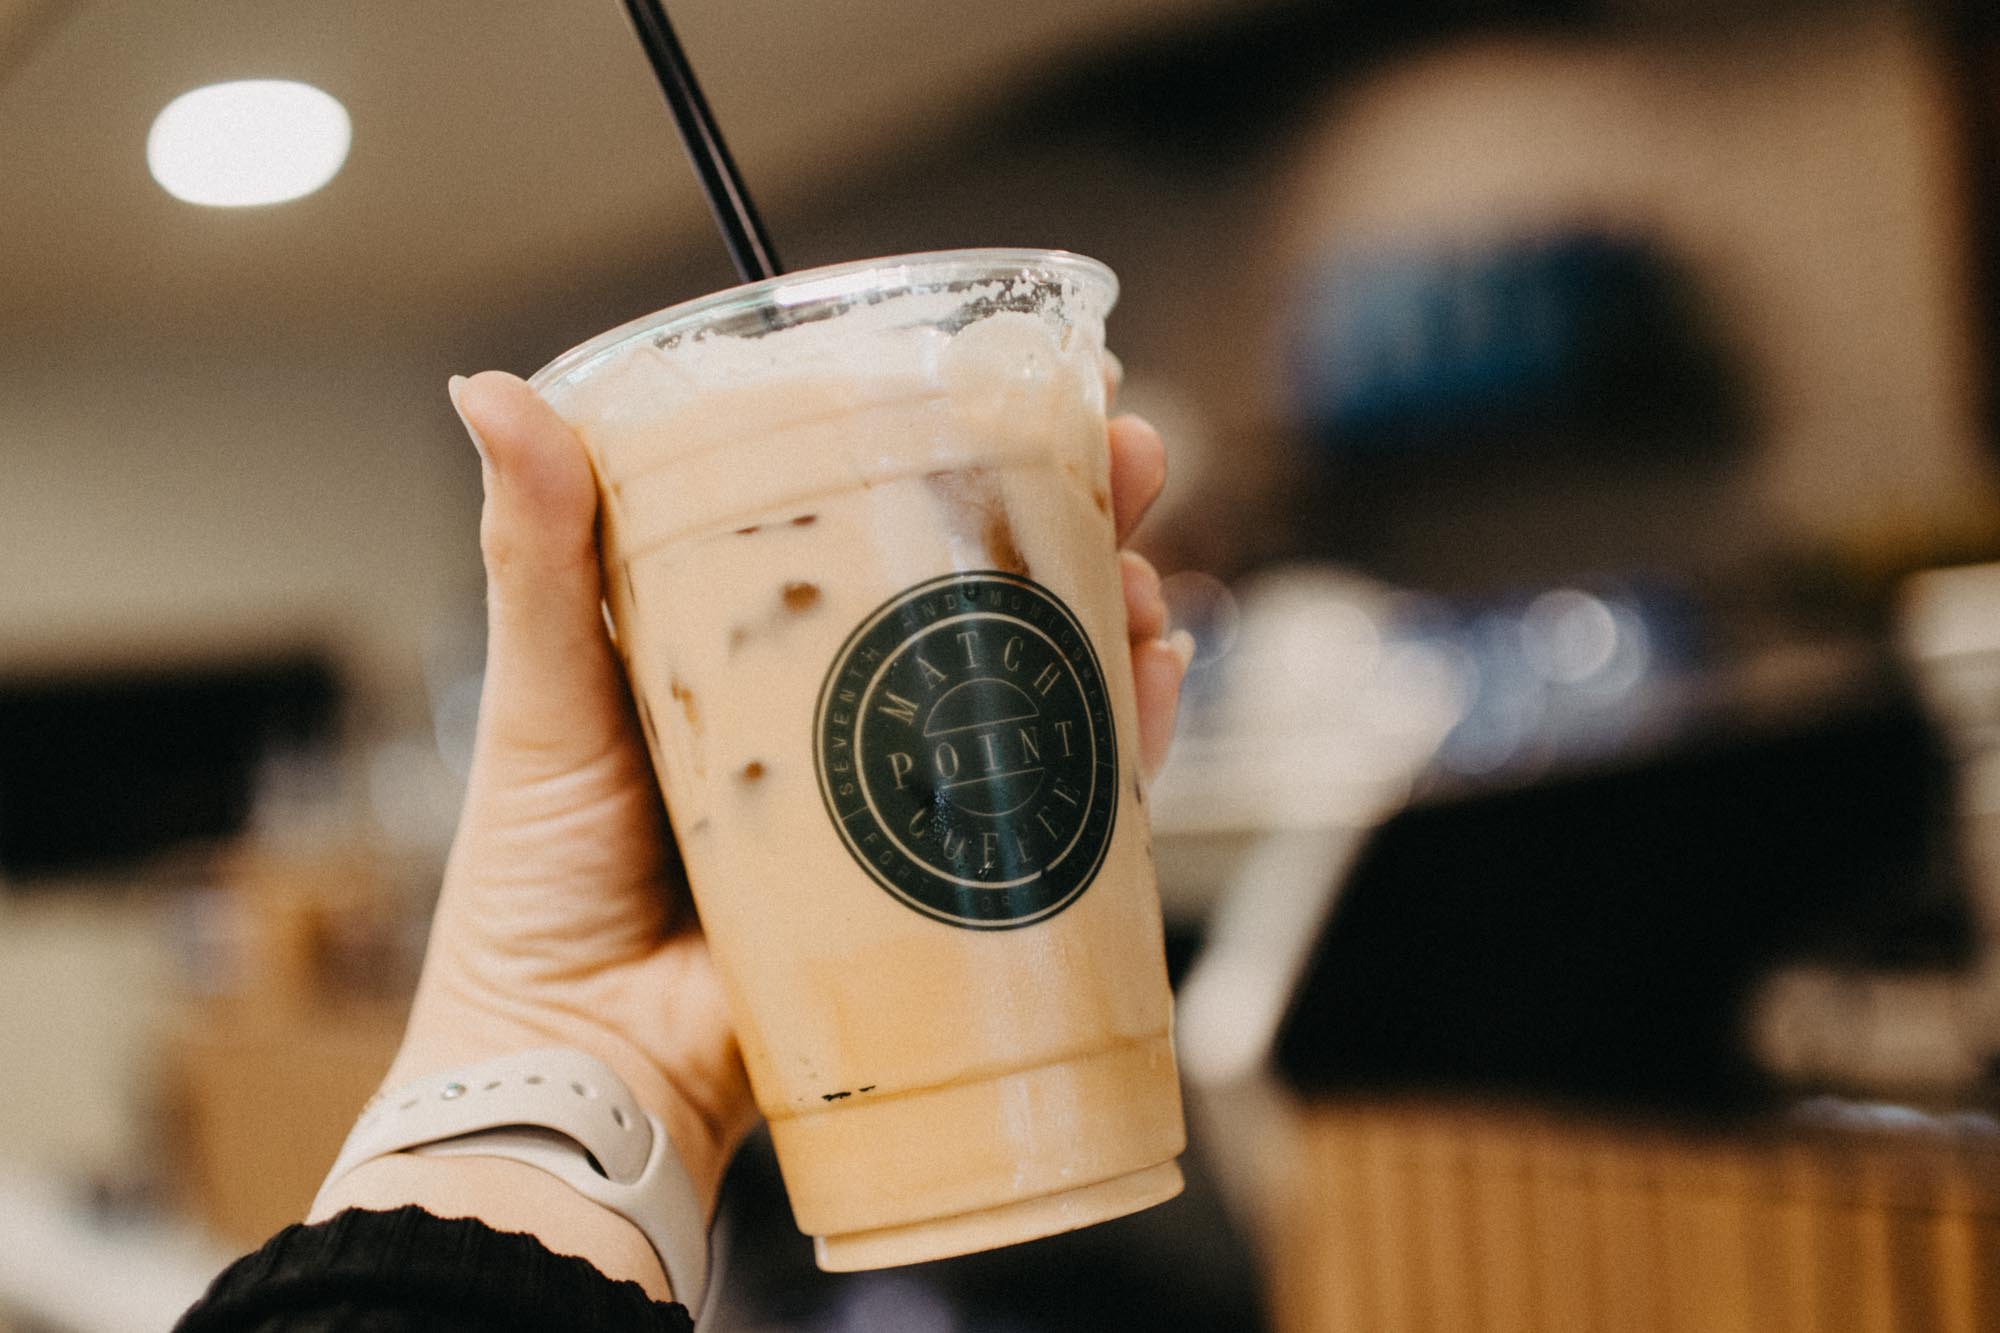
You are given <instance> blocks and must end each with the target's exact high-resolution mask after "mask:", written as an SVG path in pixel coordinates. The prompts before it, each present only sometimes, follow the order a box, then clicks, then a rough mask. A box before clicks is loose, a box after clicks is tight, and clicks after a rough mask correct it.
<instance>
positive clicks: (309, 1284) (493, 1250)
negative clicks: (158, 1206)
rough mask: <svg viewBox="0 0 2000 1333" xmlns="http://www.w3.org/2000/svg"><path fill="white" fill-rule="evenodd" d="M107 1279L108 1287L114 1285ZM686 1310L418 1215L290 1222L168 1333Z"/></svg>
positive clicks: (404, 1211) (677, 1332)
mask: <svg viewBox="0 0 2000 1333" xmlns="http://www.w3.org/2000/svg"><path fill="white" fill-rule="evenodd" d="M112 1280H115V1278H114V1279H112ZM693 1327H694V1324H693V1322H692V1321H691V1320H690V1319H689V1318H688V1312H687V1310H686V1309H684V1308H683V1307H681V1306H679V1305H663V1304H661V1303H660V1302H658V1301H654V1300H651V1299H649V1298H648V1297H647V1295H646V1293H645V1291H644V1289H642V1288H641V1287H640V1286H639V1285H638V1284H637V1283H636V1282H614V1281H612V1280H611V1279H610V1278H608V1277H606V1276H604V1274H602V1273H600V1272H598V1271H597V1269H595V1268H593V1267H592V1266H591V1265H590V1264H589V1263H587V1262H585V1261H584V1260H582V1259H577V1258H571V1257H568V1256H564V1255H558V1254H554V1253H551V1252H550V1251H549V1250H548V1249H546V1248H544V1247H543V1245H542V1244H541V1242H540V1241H538V1240H536V1239H535V1238H534V1237H533V1236H527V1235H521V1234H519V1233H515V1232H504V1231H495V1230H494V1229H493V1228H491V1227H489V1226H487V1225H485V1224H484V1223H483V1222H477V1221H474V1220H472V1219H470V1218H449V1219H447V1218H440V1217H434V1216H432V1215H431V1214H430V1213H427V1212H425V1211H424V1210H423V1209H421V1208H416V1207H406V1208H398V1209H396V1210H395V1211H393V1212H386V1213H378V1212H368V1211H364V1210H362V1209H358V1208H350V1209H348V1210H347V1211H346V1212H344V1213H341V1214H340V1215H339V1216H337V1217H334V1218H332V1219H330V1220H328V1221H325V1222H321V1223H318V1224H317V1225H314V1226H290V1227H286V1228H285V1229H284V1230H283V1231H280V1232H279V1233H278V1234H277V1235H276V1236H273V1237H272V1238H271V1240H270V1242H269V1243H268V1244H266V1245H265V1246H264V1248H263V1249H261V1250H258V1251H257V1252H256V1253H255V1254H251V1255H246V1256H244V1257H243V1258H241V1259H238V1260H237V1261H236V1262H235V1263H233V1264H231V1265H230V1266H229V1267H228V1268H226V1269H224V1270H223V1272H222V1275H221V1276H220V1277H218V1278H216V1279H215V1281H214V1283H213V1284H211V1285H210V1286H209V1289H208V1292H207V1294H206V1295H204V1296H203V1297H202V1298H201V1299H200V1300H199V1301H197V1302H196V1303H195V1305H194V1308H193V1309H191V1310H189V1311H188V1312H187V1313H186V1314H185V1315H183V1316H181V1321H180V1323H179V1324H177V1325H176V1326H175V1329H176V1333H219V1331H220V1330H228V1333H253V1331H254V1333H322V1331H323V1330H324V1331H327V1333H331V1331H332V1330H367V1331H368V1333H414V1330H418V1329H422V1330H458V1329H463V1330H467V1333H470V1330H473V1329H570V1328H573V1329H606V1330H614V1331H617V1330H626V1329H630V1330H635V1331H636V1330H644V1331H645V1333H691V1330H692V1329H693Z"/></svg>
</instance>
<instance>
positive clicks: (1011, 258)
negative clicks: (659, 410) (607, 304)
mask: <svg viewBox="0 0 2000 1333" xmlns="http://www.w3.org/2000/svg"><path fill="white" fill-rule="evenodd" d="M953 269H958V270H962V275H961V276H962V277H963V278H964V279H969V280H976V279H977V278H979V277H980V276H982V275H988V274H991V275H996V276H997V275H999V274H1002V273H1012V272H1024V271H1035V270H1055V271H1057V272H1059V273H1062V274H1064V275H1066V276H1068V277H1071V278H1074V279H1077V280H1080V281H1082V282H1085V283H1088V284H1090V285H1092V286H1095V287H1098V288H1100V289H1101V290H1102V291H1103V293H1104V309H1105V310H1106V311H1109V310H1110V309H1111V307H1112V305H1113V304H1115V303H1116V302H1117V300H1118V275H1117V274H1115V273H1113V272H1112V271H1111V269H1110V267H1109V266H1108V265H1105V264H1103V263H1100V262H1099V261H1097V260H1095V259H1091V258H1090V257H1088V256H1087V255H1080V254H1076V253H1074V252H1073V251H1069V250H1037V249H1029V248H1006V247H997V248H987V249H966V250H926V251H919V252H917V253H913V254H905V255H890V256H886V257H884V258H880V259H852V260H848V261H846V262H844V263H839V264H826V265H823V266H821V267H819V268H808V269H800V270H798V271H797V272H793V273H781V274H779V275H778V276H776V277H773V278H760V279H758V280H757V281H756V282H746V283H742V284H740V285H738V286H735V287H725V288H723V289H722V290H721V291H719V292H710V293H709V294H708V295H706V296H698V297H695V298H694V299H692V300H688V301H682V302H679V303H678V304H675V305H670V306H666V307H664V308H662V309H659V310H655V311H653V312H652V313H651V314H648V315H641V316H639V317H638V318H637V319H633V320H627V321H626V322H625V323H623V324H620V325H618V326H617V327H616V328H612V329H608V330H606V331H605V332H603V333H600V334H598V335H597V336H596V337H594V338H591V339H588V340H587V341H584V342H581V343H578V344H577V345H576V346H574V347H572V348H570V349H569V350H568V351H567V352H564V353H563V354H562V355H561V356H558V357H556V358H555V359H554V360H553V361H550V362H549V363H548V364H547V365H545V366H543V367H542V368H541V369H540V370H537V371H536V372H535V373H534V374H532V375H530V376H528V384H529V385H530V386H531V387H532V388H534V389H535V390H536V391H537V392H541V391H543V390H545V389H547V388H549V387H550V386H551V385H554V384H557V383H559V382H562V381H565V380H568V379H570V378H572V377H573V376H575V375H576V374H577V373H578V372H579V371H582V370H584V369H586V368H587V367H589V366H591V365H594V364H595V363H596V362H598V361H601V360H603V359H605V358H607V357H609V356H610V355H611V354H612V353H614V352H617V351H619V350H621V349H622V348H623V347H624V346H625V345H626V344H627V343H630V342H633V341H635V340H637V339H639V338H641V337H644V336H646V335H649V334H653V333H657V332H658V331H660V330H661V329H663V328H666V327H667V326H669V325H672V324H677V323H682V322H687V321H693V320H699V319H705V318H712V317H714V316H717V315H721V314H734V313H737V312H739V311H742V310H745V309H751V308H754V307H756V306H758V305H760V304H766V303H769V304H775V305H795V304H803V303H804V302H806V301H823V300H827V299H830V298H831V299H838V298H839V297H842V296H847V295H852V294H854V293H857V292H860V291H862V290H865V289H867V288H869V287H873V286H897V285H914V283H915V281H916V279H917V277H918V275H919V274H923V275H925V276H929V275H931V274H934V273H937V272H939V271H942V272H944V273H949V272H950V271H951V270H953ZM891 272H900V273H901V275H902V276H901V277H900V278H898V279H895V280H892V281H886V282H885V281H883V280H882V279H881V277H880V275H882V274H884V273H891ZM933 280H939V281H951V280H953V279H951V278H936V279H933ZM787 298H789V299H787Z"/></svg>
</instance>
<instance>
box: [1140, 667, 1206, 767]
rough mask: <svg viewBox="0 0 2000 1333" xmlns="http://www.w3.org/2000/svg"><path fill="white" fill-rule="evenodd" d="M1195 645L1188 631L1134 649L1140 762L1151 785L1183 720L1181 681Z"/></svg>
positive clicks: (1164, 761) (1185, 673)
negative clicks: (1181, 718) (1187, 633)
mask: <svg viewBox="0 0 2000 1333" xmlns="http://www.w3.org/2000/svg"><path fill="white" fill-rule="evenodd" d="M1193 648H1194V641H1193V640H1192V639H1190V638H1188V637H1187V636H1186V633H1185V631H1183V632H1182V633H1179V634H1176V635H1175V636H1174V638H1173V639H1172V640H1167V639H1148V640H1146V641H1145V642H1144V643H1137V644H1134V645H1133V646H1132V684H1133V688H1134V691H1135V693H1136V695H1137V702H1138V705H1139V762H1140V766H1141V768H1142V769H1143V770H1144V772H1145V777H1146V781H1147V782H1151V781H1152V780H1153V779H1154V778H1155V777H1156V776H1158V774H1159V771H1160V766H1161V765H1162V764H1164V763H1166V761H1167V749H1168V747H1169V746H1171V745H1172V744H1173V739H1174V724H1175V722H1176V721H1178V719H1179V717H1180V704H1181V681H1182V680H1183V679H1184V678H1185V677H1186V675H1187V663H1188V658H1189V656H1190V655H1191V654H1192V651H1193Z"/></svg>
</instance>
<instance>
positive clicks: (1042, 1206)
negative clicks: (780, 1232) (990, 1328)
mask: <svg viewBox="0 0 2000 1333" xmlns="http://www.w3.org/2000/svg"><path fill="white" fill-rule="evenodd" d="M1180 1192H1181V1168H1180V1165H1179V1164H1178V1163H1176V1162H1162V1163H1161V1164H1160V1165H1158V1166H1149V1167H1147V1168H1145V1169H1144V1170H1143V1171H1134V1172H1132V1173H1131V1174H1130V1175H1124V1176H1114V1177H1112V1178H1111V1179H1110V1180H1100V1181H1098V1182H1097V1183H1096V1184H1094V1185H1085V1186H1083V1187H1082V1188H1080V1189H1073V1190H1063V1191H1061V1192H1060V1193H1056V1194H1044V1195H1042V1196H1041V1197H1039V1198H1034V1199H1022V1200H1020V1201H1018V1202H1016V1203H1008V1204H1002V1205H1000V1206H999V1207H997V1208H981V1209H977V1210H975V1211H973V1212H969V1213H960V1214H959V1215H957V1216H956V1217H939V1218H932V1219H930V1220H927V1221H923V1222H910V1223H906V1224H905V1225H903V1226H894V1227H882V1228H880V1229H878V1230H875V1231H851V1232H848V1233H847V1234H846V1235H843V1236H814V1237H813V1258H814V1260H815V1261H816V1262H817V1263H818V1264H819V1266H820V1268H821V1269H822V1270H824V1271H826V1272H828V1273H856V1272H860V1271H862V1270H864V1269H870V1268H895V1267H898V1266H900V1265H902V1264H920V1263H924V1262H926V1261H928V1260H931V1259H949V1258H950V1257H951V1256H953V1255H955V1254H972V1253H975V1252H976V1251H979V1250H997V1249H999V1248H1000V1247H1001V1246H1003V1245H1017V1244H1019V1243H1020V1242H1022V1241H1027V1240H1037V1239H1039V1238H1041V1237H1043V1236H1054V1235H1058V1234H1060V1233H1062V1232H1065V1231H1075V1230H1077V1229H1078V1228H1080V1227H1087V1226H1090V1225H1092V1224H1094V1223H1097V1222H1109V1221H1110V1220H1111V1219H1112V1218H1114V1217H1123V1216H1125V1215H1126V1214H1127V1213H1136V1212H1139V1211H1141V1210H1142V1209H1146V1208H1151V1207H1152V1206H1153V1205H1154V1204H1156V1203H1165V1202H1166V1201H1167V1200H1168V1199H1171V1198H1173V1197H1174V1196H1175V1195H1176V1194H1179V1193H1180Z"/></svg>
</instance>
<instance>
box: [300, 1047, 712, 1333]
mask: <svg viewBox="0 0 2000 1333" xmlns="http://www.w3.org/2000/svg"><path fill="white" fill-rule="evenodd" d="M399 1152H417V1153H421V1154H422V1155H424V1156H439V1157H446V1156H460V1157H470V1156H479V1157H504V1158H507V1159H510V1160H512V1161H517V1162H525V1163H527V1164H528V1165H530V1166H535V1167H539V1168H541V1169H542V1170H544V1171H547V1172H548V1173H549V1174H550V1175H552V1176H555V1177H556V1178H557V1179H559V1180H561V1181H562V1182H563V1183H564V1184H566V1185H568V1186H570V1188H572V1189H574V1190H575V1191H576V1192H577V1193H579V1194H581V1195H583V1197H585V1198H586V1199H589V1200H591V1201H592V1202H593V1203H596V1204H599V1205H601V1206H602V1207H605V1208H608V1209H610V1210H611V1211H612V1212H614V1213H616V1214H618V1215H619V1216H620V1217H622V1218H624V1219H625V1220H626V1221H628V1222H630V1223H631V1224H632V1225H633V1226H635V1227H637V1228H638V1229H639V1230H640V1232H641V1233H643V1234H644V1235H645V1237H646V1239H647V1240H648V1241H649V1242H651V1244H652V1246H653V1252H654V1253H655V1254H657V1255H658V1256H659V1259H660V1265H661V1267H663V1268H664V1269H666V1273H667V1283H668V1285H669V1286H671V1287H672V1288H673V1293H674V1299H675V1300H677V1301H679V1302H680V1303H681V1304H682V1305H685V1306H686V1307H687V1308H688V1312H689V1313H690V1314H699V1313H700V1311H701V1300H702V1296H703V1294H704V1293H705V1290H706V1288H707V1286H708V1226H707V1220H706V1219H705V1218H704V1217H703V1215H702V1208H701V1203H700V1201H699V1200H698V1199H697V1198H696V1196H695V1192H694V1183H693V1182H692V1181H691V1180H689V1179H688V1174H687V1169H686V1168H685V1167H683V1166H682V1165H681V1161H680V1158H679V1157H678V1156H677V1155H676V1154H675V1152H674V1145H673V1140H672V1139H671V1138H669V1137H668V1135H667V1131H666V1128H665V1126H663V1125H662V1124H661V1123H660V1122H659V1120H658V1119H656V1118H655V1117H653V1116H651V1115H649V1114H647V1113H646V1112H645V1111H643V1110H641V1109H640V1107H639V1105H638V1103H637V1102H636V1101H635V1100H633V1097H632V1093H631V1090H630V1089H629V1088H627V1087H626V1086H625V1083H624V1081H623V1080H622V1079H620V1078H619V1077H618V1075H617V1074H616V1073H614V1072H613V1071H612V1069H611V1067H610V1066H609V1065H606V1064H605V1063H603V1062H602V1061H600V1060H597V1059H595V1058H593V1057H591V1056H588V1055H585V1054H584V1053H583V1052H581V1051H573V1050H559V1049H551V1050H541V1051H524V1052H522V1053H520V1054H518V1055H504V1056H501V1057H500V1058H499V1059H497V1060H488V1061H485V1062H484V1063H482V1064H476V1065H471V1066H468V1067H466V1068H463V1069H454V1070H448V1071H446V1072H444V1073H441V1074H432V1075H430V1076H429V1077H426V1078H421V1079H418V1080H417V1081H416V1082H414V1083H411V1084H408V1085H406V1086H404V1087H401V1088H398V1089H396V1090H395V1091H393V1092H388V1093H382V1094H379V1095H377V1096H376V1097H375V1098H374V1100H372V1101H371V1102H369V1104H368V1105H367V1107H366V1108H364V1109H363V1111H362V1112H361V1118H360V1119H359V1120H358V1121H356V1122H355V1125H354V1129H353V1130H352V1132H350V1133H349V1134H348V1136H347V1142H346V1144H345V1145H344V1146H343V1147H342V1148H341V1150H340V1156H339V1157H337V1158H335V1159H334V1163H333V1169H332V1170H331V1171H329V1172H328V1173H327V1177H326V1184H324V1185H322V1186H320V1193H321V1194H322V1195H324V1194H325V1192H326V1189H327V1187H328V1186H330V1185H332V1184H333V1183H334V1182H335V1181H336V1180H339V1179H340V1178H341V1177H342V1176H344V1175H346V1174H347V1173H348V1172H349V1171H352V1170H353V1169H354V1168H355V1167H357V1166H360V1165H361V1164H362V1163H364V1162H370V1161H373V1160H374V1159H376V1158H378V1157H387V1156H389V1155H391V1154H393V1153H399Z"/></svg>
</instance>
